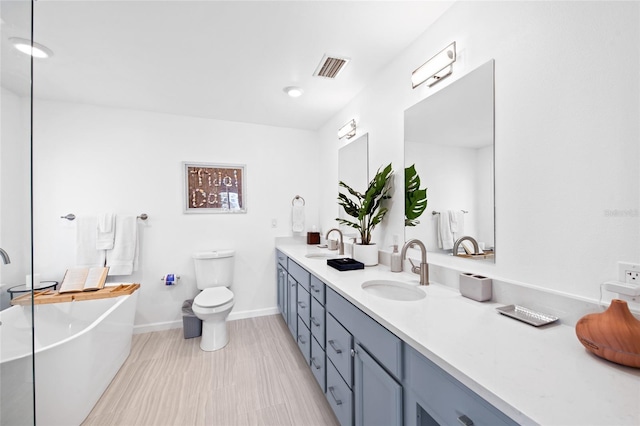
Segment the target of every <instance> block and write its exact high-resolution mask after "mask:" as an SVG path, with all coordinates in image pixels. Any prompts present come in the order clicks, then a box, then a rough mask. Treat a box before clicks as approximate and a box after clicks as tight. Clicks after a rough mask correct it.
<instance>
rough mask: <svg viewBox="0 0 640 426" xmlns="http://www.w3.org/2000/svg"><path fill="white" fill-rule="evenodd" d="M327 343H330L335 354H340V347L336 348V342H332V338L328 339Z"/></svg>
mask: <svg viewBox="0 0 640 426" xmlns="http://www.w3.org/2000/svg"><path fill="white" fill-rule="evenodd" d="M327 343H329V344H330V345H331V347H332V348H333V350H334V351H336V353H337V354H341V353H342V349H340V348H337V347H336V344H335V343H334V342H333V340H329V341H328V342H327Z"/></svg>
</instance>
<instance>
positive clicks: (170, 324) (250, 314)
mask: <svg viewBox="0 0 640 426" xmlns="http://www.w3.org/2000/svg"><path fill="white" fill-rule="evenodd" d="M278 312H280V311H278V308H277V307H274V308H266V309H255V310H252V311H241V312H231V313H230V314H229V318H227V321H236V320H240V319H246V318H255V317H263V316H266V315H275V314H277V313H278ZM174 328H182V319H180V320H178V321H166V322H156V323H151V324H138V325H134V326H133V334H143V333H151V332H154V331H164V330H172V329H174Z"/></svg>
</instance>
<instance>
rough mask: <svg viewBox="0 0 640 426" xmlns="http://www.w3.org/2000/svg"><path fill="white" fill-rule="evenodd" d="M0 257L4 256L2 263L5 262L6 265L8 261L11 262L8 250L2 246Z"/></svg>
mask: <svg viewBox="0 0 640 426" xmlns="http://www.w3.org/2000/svg"><path fill="white" fill-rule="evenodd" d="M0 257H2V263H4V264H5V265H6V264H7V263H11V259H10V258H9V255H8V254H7V252H6V251H4V250H2V249H1V248H0Z"/></svg>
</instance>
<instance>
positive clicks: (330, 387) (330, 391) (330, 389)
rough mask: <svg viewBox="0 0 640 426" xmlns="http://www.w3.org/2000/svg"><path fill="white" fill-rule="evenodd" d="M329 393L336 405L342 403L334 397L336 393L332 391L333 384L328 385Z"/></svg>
mask: <svg viewBox="0 0 640 426" xmlns="http://www.w3.org/2000/svg"><path fill="white" fill-rule="evenodd" d="M329 393H330V394H331V396H332V397H333V400H334V401H335V402H336V405H342V401H341V400H339V399H338V398H336V394H335V393H333V386H329Z"/></svg>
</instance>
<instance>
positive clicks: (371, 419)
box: [353, 344, 402, 426]
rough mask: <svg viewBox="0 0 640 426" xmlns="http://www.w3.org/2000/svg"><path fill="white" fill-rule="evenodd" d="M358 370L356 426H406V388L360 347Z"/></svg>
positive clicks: (357, 350) (356, 351)
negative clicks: (404, 409)
mask: <svg viewBox="0 0 640 426" xmlns="http://www.w3.org/2000/svg"><path fill="white" fill-rule="evenodd" d="M354 369H355V378H354V379H355V382H354V384H353V393H354V405H355V418H356V419H355V420H356V426H370V425H380V426H394V425H397V426H400V425H402V386H401V385H400V384H398V382H396V381H395V380H394V379H393V377H392V376H391V375H389V373H387V372H386V371H385V370H384V368H382V367H381V366H380V365H378V363H377V362H376V360H374V359H373V358H371V356H370V355H369V354H368V353H367V352H366V351H365V350H364V349H363V348H362V347H361V346H360V345H358V344H356V345H355V358H354Z"/></svg>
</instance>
